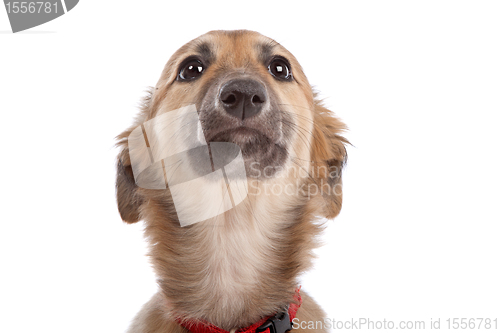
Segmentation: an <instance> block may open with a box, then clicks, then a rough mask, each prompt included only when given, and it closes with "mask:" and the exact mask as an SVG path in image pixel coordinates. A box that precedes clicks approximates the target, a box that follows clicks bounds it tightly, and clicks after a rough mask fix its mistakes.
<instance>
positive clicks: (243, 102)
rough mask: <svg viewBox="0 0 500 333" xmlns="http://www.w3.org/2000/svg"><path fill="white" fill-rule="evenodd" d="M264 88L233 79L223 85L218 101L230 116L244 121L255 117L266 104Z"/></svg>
mask: <svg viewBox="0 0 500 333" xmlns="http://www.w3.org/2000/svg"><path fill="white" fill-rule="evenodd" d="M266 98H267V96H266V89H265V88H264V86H263V85H262V84H261V83H259V82H257V81H255V80H249V79H234V80H231V81H229V82H227V83H226V84H224V85H223V86H222V88H221V90H220V94H219V99H220V101H221V103H222V105H223V106H224V110H226V112H227V113H229V114H230V115H231V116H233V117H236V118H239V119H241V120H244V119H246V118H250V117H253V116H255V115H257V114H258V113H259V112H260V111H261V110H262V107H263V105H264V104H265V103H266Z"/></svg>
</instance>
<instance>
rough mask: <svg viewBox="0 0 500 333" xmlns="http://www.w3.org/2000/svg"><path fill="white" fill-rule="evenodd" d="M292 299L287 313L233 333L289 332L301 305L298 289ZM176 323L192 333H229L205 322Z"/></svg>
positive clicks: (180, 321) (266, 318) (267, 318)
mask: <svg viewBox="0 0 500 333" xmlns="http://www.w3.org/2000/svg"><path fill="white" fill-rule="evenodd" d="M293 298H294V300H295V302H292V303H291V304H290V306H289V307H288V311H283V312H281V313H278V314H276V315H274V316H269V317H265V318H263V319H261V320H259V321H258V322H256V323H255V324H252V325H250V326H247V327H244V328H240V329H237V330H236V332H235V333H261V332H262V333H285V331H287V330H291V329H292V326H291V322H292V320H293V319H294V318H295V316H296V315H297V310H298V309H299V307H300V305H301V304H302V297H301V296H300V287H298V288H297V290H295V295H294V296H293ZM177 322H178V323H179V324H180V325H181V326H182V327H184V328H185V329H187V330H188V331H190V332H192V333H230V332H228V331H226V330H223V329H222V328H220V327H217V326H215V325H213V324H211V323H208V322H205V321H182V320H177Z"/></svg>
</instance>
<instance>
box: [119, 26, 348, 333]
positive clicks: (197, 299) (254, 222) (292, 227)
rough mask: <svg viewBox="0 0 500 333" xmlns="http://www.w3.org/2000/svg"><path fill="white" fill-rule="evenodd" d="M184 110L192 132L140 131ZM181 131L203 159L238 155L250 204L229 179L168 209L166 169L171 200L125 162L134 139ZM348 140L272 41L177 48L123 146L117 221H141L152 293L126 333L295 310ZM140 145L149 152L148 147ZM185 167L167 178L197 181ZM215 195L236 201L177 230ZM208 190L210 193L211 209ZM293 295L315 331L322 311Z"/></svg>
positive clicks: (229, 35)
mask: <svg viewBox="0 0 500 333" xmlns="http://www.w3.org/2000/svg"><path fill="white" fill-rule="evenodd" d="M189 105H194V106H195V108H196V112H197V117H198V119H199V122H196V121H193V122H186V123H184V125H185V126H184V125H179V124H177V125H175V124H173V123H168V124H166V123H164V124H163V125H162V126H164V128H163V129H162V130H158V129H157V128H158V126H157V125H155V126H156V127H155V126H150V127H149V128H153V129H152V130H150V132H148V126H149V125H143V124H145V123H147V122H148V121H149V123H151V121H155V119H160V118H159V117H161V116H164V115H167V114H168V112H171V111H173V110H178V109H180V108H182V107H187V106H189ZM171 114H173V113H171ZM194 116H195V118H196V113H194ZM193 119H194V118H193ZM165 124H166V125H165ZM196 124H198V125H196ZM141 125H142V127H141ZM134 129H137V130H135V132H134ZM141 129H142V130H141ZM188 129H189V130H190V131H191V130H192V135H191V134H189V133H188V135H186V136H185V137H186V138H187V139H188V138H193V140H194V141H193V142H198V143H199V145H200V147H207V146H208V147H209V149H210V147H211V143H212V145H213V143H215V142H217V143H219V142H227V143H233V144H236V145H237V147H239V149H241V151H240V153H241V155H240V156H241V157H242V161H243V162H242V163H243V164H244V172H245V173H246V177H245V178H244V187H245V191H246V194H245V193H243V194H242V196H241V198H240V199H241V200H240V202H235V200H234V197H235V190H234V188H231V189H230V186H229V185H228V183H227V180H228V178H230V177H232V176H231V174H230V173H231V172H230V171H227V172H226V173H225V174H224V177H225V180H226V184H225V185H224V184H222V183H221V184H222V187H220V186H219V185H214V184H219V183H218V181H214V182H212V183H210V184H208V183H203V182H204V181H205V180H203V181H201V183H198V185H199V184H201V187H195V186H191V187H189V186H186V187H184V188H183V189H182V191H180V192H179V193H181V194H179V195H177V194H175V195H177V197H175V195H174V190H173V188H174V186H173V185H172V183H171V181H170V180H171V179H172V178H169V177H170V176H169V175H167V174H168V171H165V165H166V164H168V163H167V162H165V161H162V164H158V165H160V167H159V169H158V170H161V169H160V168H163V169H162V170H163V176H164V177H165V180H166V185H164V187H166V188H162V187H161V186H160V187H159V188H155V187H154V186H152V187H151V186H142V185H141V184H140V182H139V178H140V177H138V175H137V170H138V169H137V168H138V167H137V165H138V164H136V165H134V161H133V160H131V155H132V147H130V144H131V142H132V141H131V140H132V139H131V137H132V136H133V135H135V134H134V133H139V136H140V135H142V134H144V135H145V136H146V132H148V135H150V139H149V141H151V136H155V140H157V141H158V142H160V141H161V140H162V138H163V137H162V135H163V134H161V133H163V132H164V131H171V132H172V133H174V134H175V135H174V136H175V138H178V137H181V136H182V135H183V134H185V133H186V131H188ZM343 129H344V125H343V124H342V122H340V121H339V120H338V119H336V118H335V117H334V116H333V114H332V112H330V111H329V110H327V109H326V108H324V107H323V106H321V104H320V103H319V102H318V101H317V100H316V99H315V95H314V93H313V91H312V89H311V86H310V85H309V83H308V81H307V78H306V76H305V75H304V73H303V72H302V69H301V67H300V65H299V63H298V62H297V60H296V59H295V58H294V56H293V55H292V54H290V52H288V51H287V50H286V49H285V48H284V47H283V46H281V45H280V44H278V43H277V42H275V41H274V40H272V39H269V38H267V37H264V36H262V35H260V34H258V33H256V32H252V31H244V30H242V31H212V32H209V33H207V34H205V35H203V36H201V37H199V38H197V39H195V40H193V41H191V42H189V43H188V44H186V45H184V46H183V47H181V48H180V49H179V50H178V51H177V52H176V53H175V54H174V55H173V56H172V57H171V58H170V60H169V61H168V63H167V65H166V66H165V68H164V70H163V72H162V74H161V77H160V79H159V81H158V83H157V85H156V87H155V88H152V89H151V91H150V93H149V95H148V96H147V97H146V98H145V99H144V103H143V106H142V111H141V113H140V115H139V116H138V118H137V119H136V121H135V123H134V125H133V126H132V127H131V128H130V129H128V130H126V131H125V132H123V133H122V134H121V135H119V137H118V139H119V142H118V146H119V147H120V148H121V152H120V154H119V156H118V164H117V169H118V170H117V182H116V187H117V201H118V207H119V211H120V214H121V217H122V219H123V220H124V221H125V222H128V223H133V222H137V221H139V220H143V221H144V223H145V233H146V237H147V240H148V241H149V244H150V255H151V260H152V263H153V266H154V269H155V271H156V274H157V277H158V285H159V291H158V293H157V294H156V295H155V296H154V297H153V298H152V299H151V300H150V301H149V302H148V303H147V304H146V305H144V307H143V309H142V310H141V311H140V312H139V314H138V315H137V317H136V318H135V320H134V322H133V324H132V326H131V327H130V330H129V332H134V333H135V332H187V330H186V328H185V327H183V326H181V325H180V324H179V323H180V322H183V323H189V322H191V323H192V322H199V321H201V322H203V323H210V324H212V325H215V326H218V327H220V328H221V329H223V330H226V331H234V330H237V329H241V328H244V327H247V326H250V325H252V324H254V323H257V322H259V320H262V319H263V318H267V317H269V316H272V315H275V314H277V313H279V312H280V311H283V309H286V308H287V306H289V305H290V304H291V303H294V298H293V297H294V291H295V290H296V288H297V286H298V281H297V277H298V275H299V274H300V273H301V272H303V271H304V270H306V269H308V268H309V267H310V265H311V258H312V253H311V250H312V249H313V248H314V247H315V246H316V244H317V242H316V240H315V236H316V235H317V234H318V233H319V232H320V231H321V224H320V223H318V218H320V217H327V218H333V217H335V216H336V215H337V214H338V213H339V211H340V208H341V204H342V191H341V170H342V166H343V164H344V161H345V159H346V151H345V148H344V145H345V144H346V143H347V141H346V140H345V139H344V138H343V137H342V136H340V133H341V132H342V130H343ZM138 131H139V132H138ZM141 133H142V134H141ZM152 133H153V134H152ZM177 134H178V135H177ZM174 136H172V138H173V137H174ZM141 140H142V139H141ZM171 140H174V139H171ZM147 141H148V140H147V139H145V142H147ZM163 141H164V142H163V143H162V144H164V145H168V144H170V143H171V142H172V144H173V142H174V141H175V140H174V141H169V140H166V139H165V140H163ZM133 142H136V141H133ZM141 142H142V141H141ZM204 143H206V145H205V144H204ZM146 145H147V147H146V146H144V147H145V148H144V149H153V148H152V145H153V143H151V142H147V143H146ZM129 149H130V154H129ZM153 150H154V149H153ZM212 150H213V148H212ZM144 151H146V150H144ZM150 151H151V150H150ZM212 153H213V152H212ZM134 154H135V153H134ZM153 154H154V152H153ZM136 155H137V156H140V154H135V155H134V156H136ZM134 156H133V157H134ZM144 156H145V155H144ZM210 156H212V155H210ZM144 158H145V157H144ZM189 158H190V157H188V158H187V160H184V162H183V164H182V167H181V168H179V169H171V170H175V172H180V174H182V173H184V172H191V174H199V175H200V177H201V176H202V175H203V174H204V173H203V172H202V171H200V170H198V169H197V166H196V164H197V163H195V162H193V161H195V160H192V161H191V163H190V162H189V161H190V160H189ZM210 158H211V167H212V170H211V171H214V172H215V171H216V169H217V166H215V167H214V160H212V157H210ZM186 161H187V162H186ZM137 163H142V162H141V161H139V162H137ZM158 163H159V162H158ZM209 165H210V163H209ZM180 170H182V171H180ZM186 170H191V171H186ZM134 172H135V173H136V174H135V175H134ZM173 173H174V172H172V174H173ZM158 174H161V172H160V173H158ZM240 176H241V174H240ZM154 177H156V176H153V178H154ZM240 178H241V177H240ZM240 180H241V179H240ZM179 183H180V182H179ZM138 184H139V185H141V186H138ZM204 184H205V185H204ZM211 186H212V187H211ZM220 188H223V189H226V190H231V191H232V197H231V200H232V201H231V202H232V206H231V207H229V208H230V209H227V207H226V208H224V209H223V210H221V211H220V212H222V213H221V214H218V215H217V216H212V217H209V218H206V219H205V220H203V221H201V222H199V221H195V220H193V221H195V222H197V223H192V222H191V223H190V224H189V225H187V226H181V224H182V222H183V221H182V220H183V219H184V218H185V216H190V217H192V218H193V219H195V218H196V217H197V216H198V215H196V214H201V215H199V216H205V215H203V214H204V213H205V212H206V211H207V210H211V207H213V206H214V205H215V203H216V202H217V200H218V199H217V198H218V194H215V192H218V190H219V189H220ZM205 189H210V191H208V192H209V193H208V194H210V192H211V191H213V192H214V194H213V197H214V198H215V199H213V200H214V201H213V202H212V198H211V197H210V196H207V193H206V192H207V191H206V190H205ZM212 189H213V190H212ZM175 193H177V192H175ZM186 202H187V203H188V204H186V205H183V203H186ZM198 207H204V208H203V209H199V208H198ZM191 212H197V213H196V214H194V213H193V214H194V215H193V214H191ZM212 215H213V214H212ZM181 216H182V218H181ZM199 216H198V217H199ZM300 294H301V296H302V305H301V307H300V308H299V310H298V312H297V318H298V320H300V321H311V320H312V321H321V320H322V318H323V316H324V313H323V311H322V310H321V309H320V307H319V306H318V305H317V304H316V303H315V302H314V301H313V300H312V299H311V298H310V297H309V296H308V295H307V294H306V293H304V292H303V291H301V292H300ZM184 326H186V325H184ZM300 330H301V329H300V328H299V329H296V331H300ZM309 331H311V330H309ZM318 331H322V330H321V329H320V330H318ZM325 331H326V330H325ZM277 333H280V332H277Z"/></svg>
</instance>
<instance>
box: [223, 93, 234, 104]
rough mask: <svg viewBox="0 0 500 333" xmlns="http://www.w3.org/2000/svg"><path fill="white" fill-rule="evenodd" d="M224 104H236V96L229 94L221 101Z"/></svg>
mask: <svg viewBox="0 0 500 333" xmlns="http://www.w3.org/2000/svg"><path fill="white" fill-rule="evenodd" d="M222 102H223V103H225V104H234V103H235V102H236V96H234V94H229V95H228V96H227V97H226V98H225V99H223V100H222Z"/></svg>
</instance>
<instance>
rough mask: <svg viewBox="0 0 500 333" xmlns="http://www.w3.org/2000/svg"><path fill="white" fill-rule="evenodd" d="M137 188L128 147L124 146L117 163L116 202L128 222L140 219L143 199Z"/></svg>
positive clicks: (121, 214)
mask: <svg viewBox="0 0 500 333" xmlns="http://www.w3.org/2000/svg"><path fill="white" fill-rule="evenodd" d="M123 144H124V143H123ZM119 145H121V143H119ZM137 189H138V186H137V184H136V183H135V179H134V174H133V172H132V166H131V164H130V156H129V154H128V147H124V148H123V149H122V151H121V153H120V154H119V155H118V160H117V163H116V202H117V204H118V211H119V212H120V216H121V218H122V220H123V221H125V222H127V223H134V222H137V221H139V220H140V215H139V207H140V206H141V204H142V201H143V200H142V198H141V197H140V196H139V194H138V193H137Z"/></svg>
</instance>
